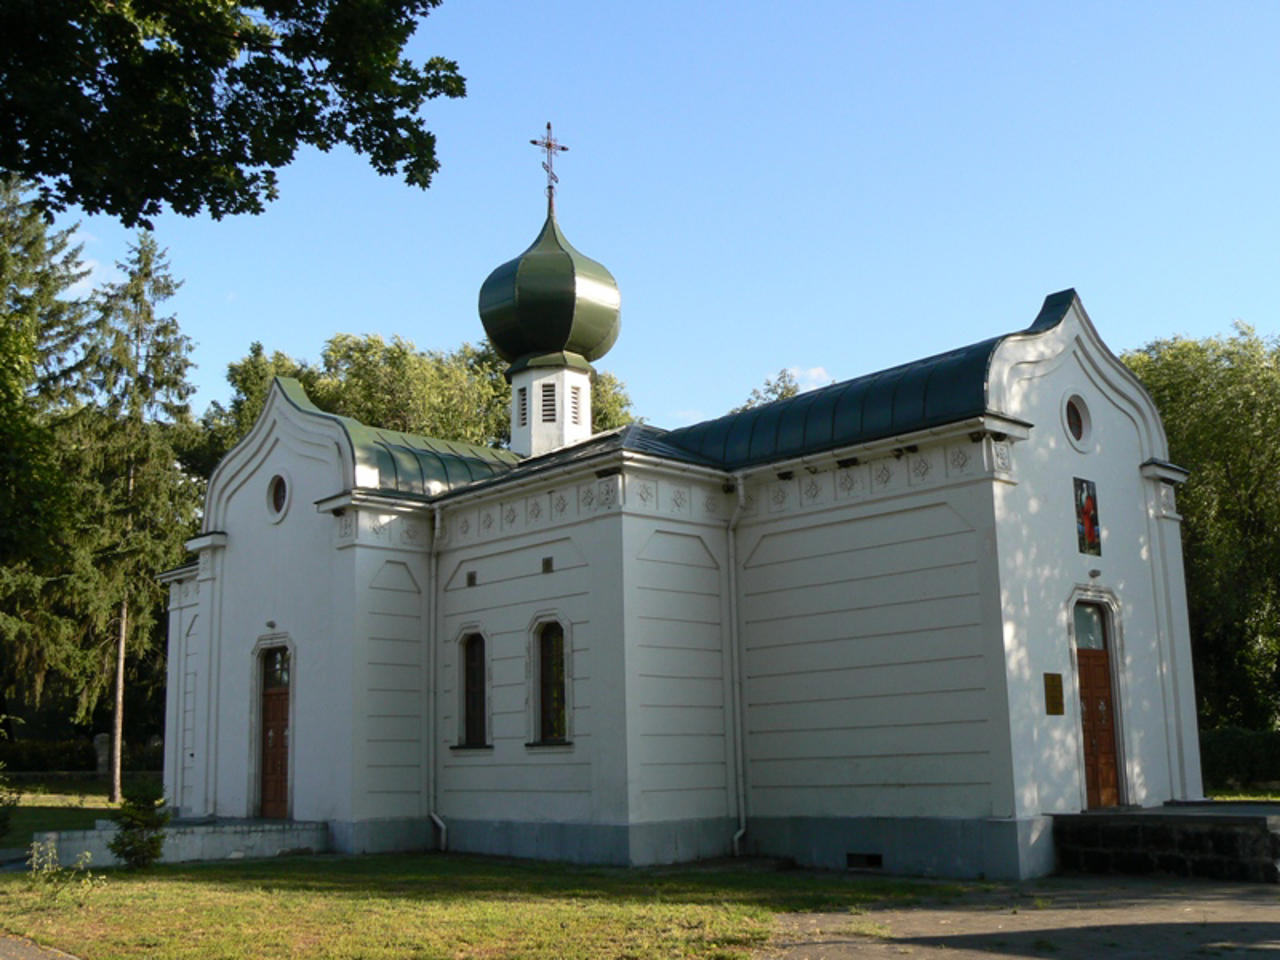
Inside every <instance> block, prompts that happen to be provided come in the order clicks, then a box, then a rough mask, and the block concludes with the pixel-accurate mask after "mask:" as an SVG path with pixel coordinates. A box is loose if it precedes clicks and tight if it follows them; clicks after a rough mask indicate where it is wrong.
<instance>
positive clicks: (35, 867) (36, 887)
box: [27, 840, 107, 906]
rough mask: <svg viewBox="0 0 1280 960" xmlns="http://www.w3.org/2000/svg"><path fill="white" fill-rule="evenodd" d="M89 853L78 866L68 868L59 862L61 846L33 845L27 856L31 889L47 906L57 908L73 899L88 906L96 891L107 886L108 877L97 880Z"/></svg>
mask: <svg viewBox="0 0 1280 960" xmlns="http://www.w3.org/2000/svg"><path fill="white" fill-rule="evenodd" d="M89 860H90V856H89V853H88V851H86V852H84V853H82V854H80V856H78V857H76V860H75V863H74V864H72V865H71V866H70V867H64V866H62V864H61V863H60V861H59V860H58V845H57V844H56V843H54V842H53V841H52V840H46V841H44V842H43V843H39V842H33V843H32V844H31V850H30V852H29V853H28V855H27V868H28V869H27V885H28V886H29V887H30V888H31V889H32V890H33V891H35V892H36V893H38V895H39V897H40V900H41V901H42V902H43V903H44V905H46V906H55V905H57V904H59V903H61V902H62V901H63V900H66V899H71V900H72V901H73V902H75V903H76V905H77V906H84V903H85V901H86V900H87V899H88V897H89V895H90V894H91V893H93V891H94V890H96V889H98V888H99V887H101V886H102V885H103V884H105V883H106V882H107V880H106V878H105V877H102V876H95V875H94V874H93V873H92V872H91V871H90V870H89Z"/></svg>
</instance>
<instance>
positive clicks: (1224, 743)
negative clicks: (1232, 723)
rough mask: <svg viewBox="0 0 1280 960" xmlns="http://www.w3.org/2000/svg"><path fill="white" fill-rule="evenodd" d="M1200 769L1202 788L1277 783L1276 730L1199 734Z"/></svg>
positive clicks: (1279, 747) (1279, 737)
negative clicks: (1202, 778) (1203, 786)
mask: <svg viewBox="0 0 1280 960" xmlns="http://www.w3.org/2000/svg"><path fill="white" fill-rule="evenodd" d="M1200 766H1201V770H1202V772H1203V774H1204V782H1205V786H1206V787H1228V786H1230V787H1237V788H1239V787H1250V786H1255V785H1257V784H1264V783H1277V782H1280V730H1242V729H1241V728H1239V727H1220V728H1219V729H1217V730H1202V731H1200Z"/></svg>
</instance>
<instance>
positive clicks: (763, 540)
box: [739, 439, 1012, 818]
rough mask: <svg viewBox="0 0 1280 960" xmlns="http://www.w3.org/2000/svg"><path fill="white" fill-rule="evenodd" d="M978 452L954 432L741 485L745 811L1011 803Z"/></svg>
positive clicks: (960, 812) (960, 809)
mask: <svg viewBox="0 0 1280 960" xmlns="http://www.w3.org/2000/svg"><path fill="white" fill-rule="evenodd" d="M957 451H958V453H957ZM983 454H984V446H983V445H982V444H974V443H971V442H970V441H969V440H967V439H960V440H957V441H955V442H953V443H952V444H950V445H942V444H939V445H937V446H936V447H924V446H922V447H921V448H920V449H919V450H918V451H917V452H916V453H913V454H910V455H908V456H904V457H901V458H898V457H893V456H887V457H881V458H877V459H874V460H871V461H870V462H868V463H864V464H859V465H858V466H855V467H851V468H849V469H837V470H833V471H831V470H829V471H825V472H819V473H816V474H812V475H811V474H809V473H808V472H804V471H798V473H799V476H798V477H796V478H792V479H788V480H772V481H769V482H766V483H762V484H759V485H756V486H753V487H752V488H751V495H752V499H753V501H754V503H755V509H754V513H753V515H752V516H750V517H748V518H747V519H746V520H744V522H743V524H742V527H741V529H740V533H739V550H740V556H741V558H742V560H741V562H742V571H741V580H742V586H741V610H742V614H741V616H742V631H743V645H744V649H745V672H746V678H747V679H746V704H747V730H748V733H747V756H748V772H749V782H750V790H751V801H750V805H751V813H752V815H753V816H763V817H911V816H932V817H969V818H973V817H991V816H1008V815H1010V813H1011V812H1012V811H1011V807H1010V804H1009V802H1008V801H1007V799H1006V798H1007V797H1008V782H1009V777H1008V771H1007V763H1006V761H1005V760H1004V759H1003V757H1004V755H1006V754H1007V748H1008V746H1007V745H1008V741H1007V736H1006V735H1005V734H1004V724H1003V706H1002V704H1003V700H1004V687H1003V683H1004V680H1003V668H1002V664H1001V660H1000V657H999V646H998V637H999V629H998V608H996V607H994V606H993V604H991V603H990V602H989V599H988V598H990V597H991V596H993V595H994V591H995V589H996V576H995V575H996V571H995V566H994V553H993V550H992V545H993V538H992V530H991V506H990V496H991V495H990V486H991V483H992V481H991V479H990V478H989V475H988V474H989V471H988V470H987V468H986V466H985V465H984V463H983ZM951 464H954V465H951ZM948 471H950V473H951V474H952V475H951V476H950V477H949V476H948Z"/></svg>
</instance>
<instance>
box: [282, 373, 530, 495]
mask: <svg viewBox="0 0 1280 960" xmlns="http://www.w3.org/2000/svg"><path fill="white" fill-rule="evenodd" d="M276 384H277V385H278V386H279V387H280V390H281V392H282V393H283V394H284V396H285V398H286V399H287V400H288V401H289V402H290V403H291V404H293V406H295V407H297V408H298V409H299V410H301V411H303V412H305V413H308V414H310V415H312V416H319V417H324V418H327V419H329V420H333V421H334V422H336V423H338V424H340V425H341V426H342V429H343V430H344V431H345V433H346V435H347V439H348V441H349V442H350V444H351V452H352V456H353V458H354V460H355V462H356V464H357V465H358V466H360V467H372V468H374V469H376V470H377V471H378V484H377V487H376V488H374V489H376V490H378V491H380V492H383V493H392V494H411V495H416V496H423V497H428V496H433V495H436V494H439V493H441V492H443V490H452V489H455V488H457V487H463V486H467V485H469V484H472V483H477V482H479V481H481V480H488V479H491V478H493V477H497V476H500V475H502V474H504V473H506V472H508V471H510V470H512V469H513V468H515V467H516V466H517V465H518V464H519V463H520V458H519V457H518V456H516V454H514V453H512V452H511V451H510V450H495V449H493V448H492V447H477V446H472V445H471V444H466V443H457V442H454V441H451V440H436V439H434V438H432V437H420V436H417V435H415V434H411V433H399V432H398V431H395V430H380V429H378V428H376V427H367V426H365V425H364V424H363V423H361V422H360V421H358V420H353V419H351V418H350V417H340V416H338V415H337V414H333V413H326V412H325V411H323V410H321V409H320V408H319V407H317V406H316V405H315V404H314V403H312V402H311V398H310V397H308V396H307V394H306V391H305V390H303V388H302V384H300V383H299V382H298V381H297V380H292V379H290V378H288V377H276ZM441 488H443V490H442V489H441Z"/></svg>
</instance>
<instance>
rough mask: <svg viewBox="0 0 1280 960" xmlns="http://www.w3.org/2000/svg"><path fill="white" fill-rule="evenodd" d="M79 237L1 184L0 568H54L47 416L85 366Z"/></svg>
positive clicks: (54, 478) (1, 178) (2, 178)
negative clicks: (26, 564)
mask: <svg viewBox="0 0 1280 960" xmlns="http://www.w3.org/2000/svg"><path fill="white" fill-rule="evenodd" d="M71 232H72V231H71V230H64V231H60V232H50V230H49V227H48V225H47V224H46V223H45V221H44V218H43V217H42V216H41V215H40V212H39V210H37V209H36V208H35V206H34V204H33V203H31V202H30V201H29V200H28V199H26V197H25V196H24V193H23V187H22V184H21V183H20V182H19V181H18V180H17V178H15V177H12V176H9V175H3V174H0V564H6V563H13V562H15V561H18V560H31V561H41V560H47V559H48V547H49V544H50V541H51V537H52V535H53V532H54V530H55V529H56V527H57V524H58V522H59V510H60V504H61V502H62V499H63V498H62V490H61V489H60V475H59V473H58V471H57V469H56V467H55V464H54V456H53V438H52V435H51V430H50V426H49V423H48V419H47V414H48V413H49V412H50V411H51V410H52V409H55V408H56V406H57V405H58V404H59V403H60V402H63V401H65V400H66V399H67V396H68V391H69V385H70V384H71V383H72V382H73V381H74V380H75V378H76V377H77V376H78V375H80V374H81V373H82V371H83V368H84V364H85V363H86V362H87V357H86V356H85V352H86V351H85V349H84V344H83V341H84V335H85V333H86V326H87V324H86V320H85V312H86V311H85V307H84V304H83V303H82V302H80V301H79V300H77V299H75V298H72V297H70V296H69V295H68V292H69V290H70V288H71V287H73V286H74V285H75V284H76V283H78V282H79V281H80V280H82V279H83V278H84V276H85V273H86V271H84V270H83V269H82V268H81V266H80V248H79V247H72V246H71V240H70V235H71ZM2 590H3V584H0V591H2ZM0 596H3V593H0Z"/></svg>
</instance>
